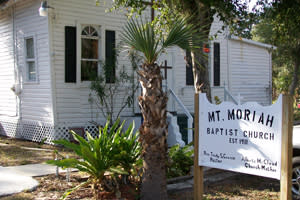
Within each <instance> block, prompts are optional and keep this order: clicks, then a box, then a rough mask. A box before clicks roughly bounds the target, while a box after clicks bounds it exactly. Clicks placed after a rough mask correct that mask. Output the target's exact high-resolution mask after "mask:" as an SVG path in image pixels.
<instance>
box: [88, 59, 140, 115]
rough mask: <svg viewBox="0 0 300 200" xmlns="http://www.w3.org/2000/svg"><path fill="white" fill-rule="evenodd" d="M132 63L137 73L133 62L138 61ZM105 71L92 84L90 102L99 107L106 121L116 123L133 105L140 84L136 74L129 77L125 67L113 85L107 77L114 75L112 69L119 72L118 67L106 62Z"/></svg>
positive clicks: (115, 78) (114, 79)
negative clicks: (109, 120)
mask: <svg viewBox="0 0 300 200" xmlns="http://www.w3.org/2000/svg"><path fill="white" fill-rule="evenodd" d="M131 61H132V63H131V64H132V69H133V71H135V69H134V67H133V65H136V63H133V62H135V61H136V60H131ZM103 69H104V73H103V74H101V75H99V76H98V77H96V78H95V79H94V80H93V81H92V82H91V85H90V90H91V93H90V95H89V102H90V103H91V104H93V103H94V104H95V105H96V106H97V108H98V109H99V110H100V112H101V113H102V115H103V117H104V118H105V119H108V118H111V119H112V121H115V120H116V119H118V118H119V116H120V114H121V112H122V111H123V110H124V109H125V108H126V107H131V106H132V105H133V103H134V93H135V91H136V90H137V88H138V84H137V83H136V82H135V78H134V72H133V73H132V74H131V75H129V74H128V73H127V72H126V70H125V67H124V66H123V68H122V69H121V70H119V71H118V73H117V75H116V76H115V77H114V78H113V83H112V82H111V81H109V82H108V81H107V78H106V77H107V74H112V73H114V72H112V69H114V70H117V69H116V67H115V66H111V64H109V63H108V62H106V63H104V64H103ZM120 93H122V94H121V95H120Z"/></svg>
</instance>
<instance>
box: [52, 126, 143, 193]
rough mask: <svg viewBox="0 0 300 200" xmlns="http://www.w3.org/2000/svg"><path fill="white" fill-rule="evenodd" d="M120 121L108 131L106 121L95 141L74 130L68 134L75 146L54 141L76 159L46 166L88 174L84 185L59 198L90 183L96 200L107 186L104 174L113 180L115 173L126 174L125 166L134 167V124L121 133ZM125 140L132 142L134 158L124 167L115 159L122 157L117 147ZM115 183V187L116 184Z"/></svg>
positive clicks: (136, 153)
mask: <svg viewBox="0 0 300 200" xmlns="http://www.w3.org/2000/svg"><path fill="white" fill-rule="evenodd" d="M119 122H120V120H117V121H116V122H115V123H114V124H113V125H112V126H111V128H109V124H110V122H109V120H108V121H107V123H106V125H105V126H104V128H99V135H98V137H96V138H93V137H92V136H91V135H90V134H89V133H88V132H86V135H87V140H85V139H84V138H83V137H81V136H79V135H78V134H76V133H75V132H74V131H71V134H72V135H73V137H74V139H75V140H76V141H77V142H78V144H75V143H72V142H70V141H68V140H57V141H54V143H55V144H60V145H63V146H65V147H66V148H68V149H71V150H73V151H74V152H75V153H76V154H77V155H78V157H79V159H75V158H66V159H62V160H50V161H47V163H48V164H53V165H56V166H59V167H63V168H75V169H78V170H79V171H81V172H86V173H87V174H89V178H88V180H87V181H86V182H84V183H81V184H80V185H78V186H76V187H74V188H72V189H70V190H68V191H66V192H65V194H64V195H63V197H62V199H65V198H66V197H67V196H68V195H69V194H70V193H71V192H73V191H75V190H77V189H78V188H80V187H82V186H85V185H88V184H92V188H93V192H94V196H95V199H99V195H98V191H99V190H101V188H103V187H108V186H107V184H106V182H105V176H106V175H107V174H109V175H110V176H111V177H112V178H114V177H115V175H117V174H128V172H127V171H128V169H127V167H128V166H130V165H133V163H135V162H136V161H137V160H138V159H139V144H138V142H137V137H138V135H137V134H134V133H133V129H134V124H131V125H130V126H129V128H128V129H127V131H126V132H125V133H123V132H122V129H123V125H124V122H123V123H122V124H121V125H120V124H119ZM126 138H128V139H129V142H130V143H132V145H131V146H132V147H134V150H132V151H133V154H134V156H132V157H133V158H132V159H131V160H130V162H132V163H130V164H128V163H126V165H125V166H126V167H123V166H122V164H123V162H118V159H119V158H120V155H119V154H122V152H121V150H120V146H119V144H120V141H122V140H125V139H126ZM130 139H131V140H130ZM128 157H129V156H128ZM124 169H125V170H124ZM115 183H116V184H117V182H115ZM117 188H118V186H117Z"/></svg>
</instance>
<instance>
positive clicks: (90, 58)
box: [81, 26, 100, 81]
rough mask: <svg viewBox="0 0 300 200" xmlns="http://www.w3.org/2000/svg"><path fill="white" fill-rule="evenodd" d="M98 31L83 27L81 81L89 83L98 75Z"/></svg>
mask: <svg viewBox="0 0 300 200" xmlns="http://www.w3.org/2000/svg"><path fill="white" fill-rule="evenodd" d="M99 43H100V37H99V34H98V31H97V30H96V29H95V28H94V27H93V26H84V27H83V29H82V32H81V80H82V81H90V80H93V79H94V78H95V77H96V76H97V75H98V69H99V65H100V63H99V49H100V48H99V46H100V45H99Z"/></svg>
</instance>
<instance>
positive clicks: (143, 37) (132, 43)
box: [121, 19, 159, 64]
mask: <svg viewBox="0 0 300 200" xmlns="http://www.w3.org/2000/svg"><path fill="white" fill-rule="evenodd" d="M121 39H122V40H123V42H124V43H125V44H126V45H127V46H128V48H133V49H135V50H137V51H139V52H142V53H143V55H144V58H145V61H146V62H147V63H148V64H150V63H153V62H155V61H156V59H157V56H158V46H159V39H158V38H157V37H156V36H155V32H154V28H153V26H152V25H151V24H150V23H143V21H141V22H138V21H134V20H133V19H131V20H130V21H129V22H128V23H127V24H126V26H125V27H124V29H123V32H122V35H121Z"/></svg>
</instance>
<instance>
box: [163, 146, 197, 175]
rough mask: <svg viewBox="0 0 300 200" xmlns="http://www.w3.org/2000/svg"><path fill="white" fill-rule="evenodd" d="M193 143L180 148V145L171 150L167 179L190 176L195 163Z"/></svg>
mask: <svg viewBox="0 0 300 200" xmlns="http://www.w3.org/2000/svg"><path fill="white" fill-rule="evenodd" d="M192 145H193V144H192V143H190V144H188V145H186V146H184V147H180V145H179V144H177V145H174V146H172V147H171V148H170V149H169V160H168V164H167V177H168V178H173V177H178V176H184V175H188V174H189V172H190V169H191V166H192V165H193V163H194V160H193V157H192V156H193V154H194V149H193V147H192Z"/></svg>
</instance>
